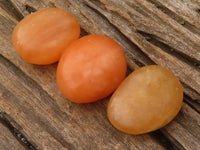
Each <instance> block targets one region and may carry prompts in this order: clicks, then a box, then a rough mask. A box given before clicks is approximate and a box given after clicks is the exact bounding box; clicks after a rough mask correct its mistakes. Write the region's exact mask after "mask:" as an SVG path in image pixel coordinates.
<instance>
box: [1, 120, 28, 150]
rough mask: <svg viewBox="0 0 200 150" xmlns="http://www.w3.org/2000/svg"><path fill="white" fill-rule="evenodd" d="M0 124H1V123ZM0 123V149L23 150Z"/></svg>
mask: <svg viewBox="0 0 200 150" xmlns="http://www.w3.org/2000/svg"><path fill="white" fill-rule="evenodd" d="M1 123H2V122H1ZM1 123H0V141H1V143H0V149H1V150H25V148H24V147H23V146H22V145H21V144H20V143H19V141H17V139H16V138H15V137H14V136H13V135H12V133H11V132H10V131H9V130H8V128H6V127H5V126H4V125H3V124H1Z"/></svg>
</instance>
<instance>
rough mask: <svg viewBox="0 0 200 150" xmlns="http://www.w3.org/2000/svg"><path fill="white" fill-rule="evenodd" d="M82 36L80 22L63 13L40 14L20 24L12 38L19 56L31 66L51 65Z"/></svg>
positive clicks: (43, 10) (41, 11)
mask: <svg viewBox="0 0 200 150" xmlns="http://www.w3.org/2000/svg"><path fill="white" fill-rule="evenodd" d="M79 35H80V26H79V24H78V22H77V20H76V18H75V17H74V16H73V15H72V14H70V13H69V12H67V11H66V10H63V9H58V8H46V9H42V10H39V11H37V12H35V13H33V14H31V15H29V16H27V17H26V18H24V19H23V20H21V21H20V22H19V24H18V25H17V26H16V27H15V29H14V31H13V35H12V41H13V45H14V47H15V49H16V51H17V52H18V54H19V55H20V56H21V57H22V58H23V59H24V60H26V61H27V62H29V63H33V64H39V65H45V64H51V63H54V62H57V61H58V60H59V59H60V56H61V53H62V52H63V50H64V49H65V48H66V47H67V46H68V45H69V43H71V42H72V41H74V40H75V39H78V38H79Z"/></svg>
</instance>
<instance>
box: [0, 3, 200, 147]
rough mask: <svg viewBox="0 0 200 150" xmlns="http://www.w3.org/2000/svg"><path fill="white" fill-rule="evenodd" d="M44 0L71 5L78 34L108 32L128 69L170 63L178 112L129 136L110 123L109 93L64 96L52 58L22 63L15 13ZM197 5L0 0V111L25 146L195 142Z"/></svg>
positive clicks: (199, 109) (198, 122)
mask: <svg viewBox="0 0 200 150" xmlns="http://www.w3.org/2000/svg"><path fill="white" fill-rule="evenodd" d="M45 7H58V8H64V9H67V10H68V11H70V12H71V13H73V14H74V15H75V16H76V17H77V19H78V20H79V22H80V24H81V27H82V28H83V32H82V34H87V33H96V34H105V35H108V36H110V37H112V38H114V39H115V40H116V41H117V42H118V43H119V44H120V45H121V46H122V47H123V49H124V51H125V53H126V56H127V62H128V65H129V68H130V69H134V68H136V67H139V66H143V65H148V64H154V63H156V64H160V65H162V66H165V67H166V68H168V69H170V70H171V71H173V72H174V73H175V74H176V75H177V76H178V77H179V78H180V80H181V82H182V83H183V85H184V92H185V94H186V95H187V96H185V97H184V99H185V102H184V104H183V107H182V109H181V112H180V113H179V114H178V116H177V117H176V118H175V119H174V120H173V121H172V122H171V123H170V124H169V125H167V126H166V127H164V128H162V129H161V130H159V131H156V132H153V133H150V134H145V135H139V136H133V135H127V134H124V133H122V132H120V131H118V130H116V129H115V128H113V127H112V125H111V124H110V123H109V121H108V119H107V117H106V105H107V102H108V98H107V99H104V100H102V101H99V102H96V103H93V104H84V105H79V104H74V103H71V102H70V101H68V100H66V99H65V98H64V97H63V96H62V94H61V93H60V92H59V90H58V88H57V85H56V80H55V72H56V66H57V64H53V65H48V66H36V65H31V64H28V63H26V62H24V61H23V60H22V59H21V58H20V57H19V56H18V55H17V53H16V52H15V50H14V48H13V46H12V42H11V34H12V30H13V28H14V26H15V25H16V24H17V23H18V21H20V20H21V19H22V18H23V17H24V16H26V15H28V14H29V13H31V12H33V11H35V10H38V9H41V8H45ZM199 9H200V2H199V1H198V0H193V1H187V0H171V1H166V0H134V1H133V0H125V1H114V0H86V1H81V0H45V1H42V0H33V1H32V0H0V112H2V114H4V115H3V116H4V118H6V119H7V120H8V121H9V123H10V125H11V126H13V128H14V129H15V130H17V131H18V132H19V133H20V134H21V135H23V137H24V138H25V139H26V140H27V142H28V143H29V144H28V145H27V144H25V143H23V142H21V143H22V144H23V145H25V147H28V148H30V149H48V150H49V149H53V150H54V149H55V150H57V149H70V150H73V149H134V150H135V149H142V150H144V149H187V150H199V149H200V114H199V113H200V104H199V101H200V62H199V61H200V49H199V48H200V30H199V29H200V13H199ZM1 126H2V125H1V122H0V132H1V133H3V131H5V132H4V133H7V131H6V129H5V127H3V126H2V127H1ZM4 129H5V130H4ZM16 138H18V137H16ZM7 139H10V142H11V141H13V140H14V139H13V137H12V136H11V135H10V134H9V133H8V135H7V136H5V137H2V136H0V145H1V146H2V147H3V148H4V147H5V149H6V145H5V144H1V143H5V141H6V140H7ZM18 140H19V138H18ZM27 142H26V143H27ZM12 144H13V146H15V145H16V147H17V146H19V142H18V143H17V142H16V143H15V142H12ZM12 144H10V147H12ZM8 145H9V142H8ZM1 146H0V147H1Z"/></svg>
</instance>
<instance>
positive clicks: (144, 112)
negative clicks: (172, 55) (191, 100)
mask: <svg viewBox="0 0 200 150" xmlns="http://www.w3.org/2000/svg"><path fill="white" fill-rule="evenodd" d="M182 101H183V89H182V86H181V84H180V82H179V80H178V78H177V77H176V76H175V75H174V74H173V73H172V72H171V71H169V70H167V69H165V68H163V67H161V66H157V65H151V66H146V67H142V68H139V69H137V70H136V71H134V72H133V73H131V74H130V75H129V76H128V77H127V78H126V79H125V80H124V81H123V82H122V83H121V85H120V86H119V87H118V89H117V90H116V91H115V93H114V94H113V95H112V97H111V99H110V102H109V104H108V110H107V111H108V118H109V120H110V122H111V123H112V124H113V126H115V127H116V128H117V129H119V130H121V131H123V132H126V133H130V134H142V133H147V132H151V131H154V130H157V129H159V128H161V127H163V126H165V125H166V124H167V123H169V122H170V121H171V120H172V119H173V118H174V117H175V116H176V115H177V113H178V112H179V110H180V108H181V105H182Z"/></svg>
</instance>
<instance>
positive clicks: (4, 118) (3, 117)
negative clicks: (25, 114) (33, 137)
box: [0, 85, 37, 150]
mask: <svg viewBox="0 0 200 150" xmlns="http://www.w3.org/2000/svg"><path fill="white" fill-rule="evenodd" d="M0 86H1V85H0ZM8 118H11V117H10V116H9V115H8V114H6V113H5V112H1V111H0V123H2V124H3V125H4V126H5V127H6V128H8V129H9V130H10V132H11V133H12V134H13V135H14V137H15V138H16V139H17V140H18V141H19V142H20V143H21V144H22V145H23V146H24V147H25V148H28V149H30V150H37V149H36V147H35V146H34V144H32V143H30V142H29V141H28V140H27V138H26V137H25V136H24V135H23V134H22V133H20V131H19V130H18V129H16V128H15V127H14V126H13V125H12V123H11V122H10V121H9V120H10V119H8ZM17 126H19V125H17Z"/></svg>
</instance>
